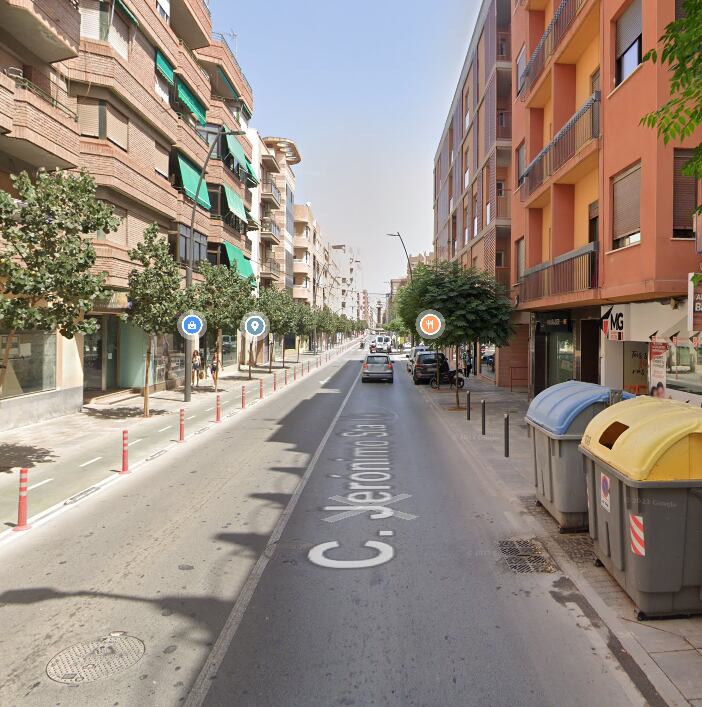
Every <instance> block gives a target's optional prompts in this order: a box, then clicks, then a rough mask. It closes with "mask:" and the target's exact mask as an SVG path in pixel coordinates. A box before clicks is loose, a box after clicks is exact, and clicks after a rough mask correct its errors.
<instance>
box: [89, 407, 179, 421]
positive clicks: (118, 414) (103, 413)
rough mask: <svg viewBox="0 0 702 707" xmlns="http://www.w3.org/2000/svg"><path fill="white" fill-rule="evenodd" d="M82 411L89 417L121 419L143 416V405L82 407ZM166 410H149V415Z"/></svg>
mask: <svg viewBox="0 0 702 707" xmlns="http://www.w3.org/2000/svg"><path fill="white" fill-rule="evenodd" d="M83 412H84V413H85V414H86V415H88V416H89V417H95V418H101V419H103V420H122V419H125V418H135V417H143V416H144V408H143V407H128V408H125V407H119V408H110V409H109V410H108V409H102V408H100V409H98V408H89V407H85V408H83ZM168 413H169V411H168V410H158V409H156V410H153V409H152V410H149V416H150V417H155V416H157V415H167V414H168Z"/></svg>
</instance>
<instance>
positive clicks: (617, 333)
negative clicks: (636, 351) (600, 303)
mask: <svg viewBox="0 0 702 707" xmlns="http://www.w3.org/2000/svg"><path fill="white" fill-rule="evenodd" d="M625 324H626V319H625V317H624V310H623V309H620V308H615V307H613V306H612V307H610V308H609V309H608V310H607V311H606V312H605V313H604V314H603V315H602V320H601V327H602V333H603V334H604V335H605V338H607V339H610V340H611V341H624V339H625V336H624V326H625Z"/></svg>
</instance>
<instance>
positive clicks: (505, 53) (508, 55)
mask: <svg viewBox="0 0 702 707" xmlns="http://www.w3.org/2000/svg"><path fill="white" fill-rule="evenodd" d="M510 45H511V37H510V33H509V32H498V33H497V47H496V52H497V54H496V58H497V61H510V60H511V59H512V52H511V50H510Z"/></svg>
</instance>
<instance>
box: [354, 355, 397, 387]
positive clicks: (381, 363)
mask: <svg viewBox="0 0 702 707" xmlns="http://www.w3.org/2000/svg"><path fill="white" fill-rule="evenodd" d="M369 380H384V381H388V382H389V383H392V382H393V380H394V376H393V367H392V360H391V359H390V356H388V354H380V353H378V354H367V355H366V357H365V359H364V360H363V366H362V368H361V383H366V382H368V381H369Z"/></svg>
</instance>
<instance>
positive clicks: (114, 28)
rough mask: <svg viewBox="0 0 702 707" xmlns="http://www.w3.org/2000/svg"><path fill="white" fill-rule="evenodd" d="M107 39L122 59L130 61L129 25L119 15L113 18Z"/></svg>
mask: <svg viewBox="0 0 702 707" xmlns="http://www.w3.org/2000/svg"><path fill="white" fill-rule="evenodd" d="M107 39H108V41H109V43H110V46H111V47H112V48H113V49H114V50H115V51H116V52H117V53H118V54H119V55H120V56H121V57H122V59H129V25H128V24H127V23H126V22H125V21H124V20H123V19H122V18H121V17H120V16H119V15H118V14H117V13H115V14H114V15H113V17H112V24H111V25H110V31H109V34H108V37H107Z"/></svg>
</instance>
